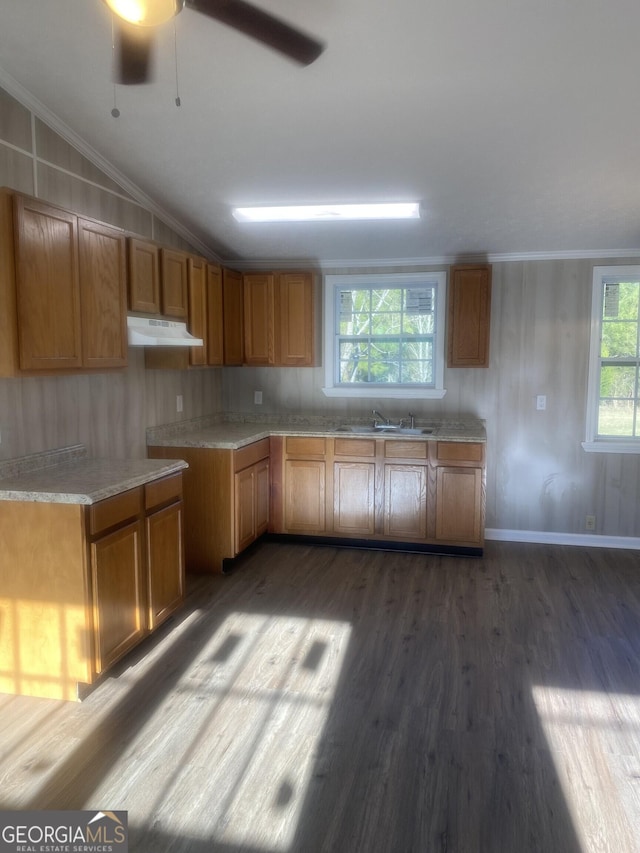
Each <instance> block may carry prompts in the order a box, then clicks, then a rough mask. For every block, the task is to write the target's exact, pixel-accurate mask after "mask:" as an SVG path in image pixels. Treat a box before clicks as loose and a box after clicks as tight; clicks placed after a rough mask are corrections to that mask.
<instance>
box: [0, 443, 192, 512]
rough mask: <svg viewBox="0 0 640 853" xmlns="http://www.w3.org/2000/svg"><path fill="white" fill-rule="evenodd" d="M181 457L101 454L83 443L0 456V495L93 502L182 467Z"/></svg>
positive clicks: (13, 498)
mask: <svg viewBox="0 0 640 853" xmlns="http://www.w3.org/2000/svg"><path fill="white" fill-rule="evenodd" d="M187 467H188V466H187V463H186V462H184V461H183V460H182V459H164V460H161V459H102V458H95V457H90V456H88V454H87V450H86V448H85V447H84V446H83V445H73V446H71V447H65V448H60V449H58V450H50V451H45V452H43V453H35V454H32V455H30V456H22V457H20V458H18V459H9V460H5V461H2V462H0V501H38V502H47V503H69V504H93V503H97V502H98V501H101V500H104V499H105V498H109V497H112V496H113V495H116V494H119V493H121V492H125V491H127V490H128V489H133V488H136V487H137V486H142V485H144V484H145V483H149V482H152V481H153V480H157V479H160V478H161V477H166V476H168V475H170V474H175V473H177V472H178V471H182V470H183V469H184V468H187Z"/></svg>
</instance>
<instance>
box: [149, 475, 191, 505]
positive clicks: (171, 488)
mask: <svg viewBox="0 0 640 853" xmlns="http://www.w3.org/2000/svg"><path fill="white" fill-rule="evenodd" d="M181 497H182V474H173V475H172V476H171V477H163V478H162V479H161V480H154V481H153V482H152V483H147V484H146V485H145V487H144V508H145V509H146V510H150V509H153V508H154V507H156V506H161V505H162V504H166V503H170V502H171V501H174V500H179V499H180V498H181Z"/></svg>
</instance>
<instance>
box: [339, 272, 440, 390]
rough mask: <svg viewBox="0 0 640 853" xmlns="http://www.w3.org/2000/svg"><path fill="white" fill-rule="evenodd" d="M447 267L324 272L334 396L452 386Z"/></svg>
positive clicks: (435, 388)
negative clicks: (447, 364)
mask: <svg viewBox="0 0 640 853" xmlns="http://www.w3.org/2000/svg"><path fill="white" fill-rule="evenodd" d="M445 303H446V273H444V272H435V273H396V274H389V275H328V276H326V277H325V346H324V362H325V388H323V391H324V393H325V394H326V395H327V396H334V397H338V396H344V397H376V398H378V397H398V398H411V397H421V398H425V399H426V398H429V397H431V398H441V397H443V396H444V394H445V390H444V387H443V377H444V369H443V368H444V313H445V312H444V307H445Z"/></svg>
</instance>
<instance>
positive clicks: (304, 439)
mask: <svg viewBox="0 0 640 853" xmlns="http://www.w3.org/2000/svg"><path fill="white" fill-rule="evenodd" d="M285 452H286V454H287V456H320V457H322V458H324V453H325V440H324V438H318V437H317V436H293V435H289V436H287V437H286V439H285Z"/></svg>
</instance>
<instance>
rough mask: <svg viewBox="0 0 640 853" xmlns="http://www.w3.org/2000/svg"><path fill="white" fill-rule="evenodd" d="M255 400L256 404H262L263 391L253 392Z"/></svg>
mask: <svg viewBox="0 0 640 853" xmlns="http://www.w3.org/2000/svg"><path fill="white" fill-rule="evenodd" d="M253 402H254V403H255V405H256V406H261V405H262V391H254V392H253Z"/></svg>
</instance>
